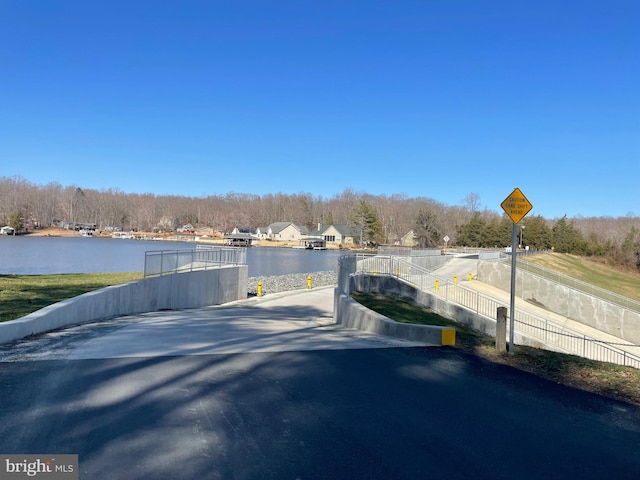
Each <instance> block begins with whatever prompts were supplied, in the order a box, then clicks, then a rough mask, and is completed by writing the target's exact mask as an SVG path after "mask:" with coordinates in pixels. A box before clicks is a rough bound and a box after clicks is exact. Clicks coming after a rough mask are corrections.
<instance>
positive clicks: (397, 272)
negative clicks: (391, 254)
mask: <svg viewBox="0 0 640 480" xmlns="http://www.w3.org/2000/svg"><path fill="white" fill-rule="evenodd" d="M399 273H400V272H399V271H398V267H396V277H397V276H398V274H399Z"/></svg>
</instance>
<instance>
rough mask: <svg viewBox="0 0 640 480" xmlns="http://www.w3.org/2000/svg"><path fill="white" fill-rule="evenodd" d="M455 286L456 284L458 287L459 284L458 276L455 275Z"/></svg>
mask: <svg viewBox="0 0 640 480" xmlns="http://www.w3.org/2000/svg"><path fill="white" fill-rule="evenodd" d="M453 284H454V285H457V284H458V276H457V275H454V276H453Z"/></svg>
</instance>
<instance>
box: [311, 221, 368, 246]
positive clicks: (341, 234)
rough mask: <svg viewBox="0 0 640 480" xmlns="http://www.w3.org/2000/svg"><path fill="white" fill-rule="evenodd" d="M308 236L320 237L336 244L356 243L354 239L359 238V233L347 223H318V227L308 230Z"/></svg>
mask: <svg viewBox="0 0 640 480" xmlns="http://www.w3.org/2000/svg"><path fill="white" fill-rule="evenodd" d="M309 236H310V237H320V238H322V239H324V241H325V242H326V243H333V244H336V245H352V244H354V243H356V239H359V234H357V233H356V232H355V230H354V229H353V228H352V227H350V226H349V225H339V224H338V225H323V224H321V223H319V224H318V227H317V228H316V229H315V230H313V231H312V232H309Z"/></svg>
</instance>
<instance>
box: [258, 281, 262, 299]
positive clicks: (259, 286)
mask: <svg viewBox="0 0 640 480" xmlns="http://www.w3.org/2000/svg"><path fill="white" fill-rule="evenodd" d="M258 296H259V297H261V296H262V282H258Z"/></svg>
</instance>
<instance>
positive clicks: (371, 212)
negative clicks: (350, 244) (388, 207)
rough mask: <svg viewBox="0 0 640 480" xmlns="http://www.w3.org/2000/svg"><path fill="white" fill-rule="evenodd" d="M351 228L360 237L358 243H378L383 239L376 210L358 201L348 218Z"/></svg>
mask: <svg viewBox="0 0 640 480" xmlns="http://www.w3.org/2000/svg"><path fill="white" fill-rule="evenodd" d="M350 220H351V226H352V227H353V228H355V229H356V231H357V232H358V233H359V236H360V243H362V244H366V243H380V242H381V241H382V239H383V237H384V233H383V230H384V229H383V227H382V223H381V222H380V220H378V213H377V212H376V209H375V208H374V207H373V206H371V205H370V204H368V203H367V202H365V201H364V200H360V201H359V202H358V203H357V204H356V206H355V207H354V209H353V211H352V212H351V216H350Z"/></svg>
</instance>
